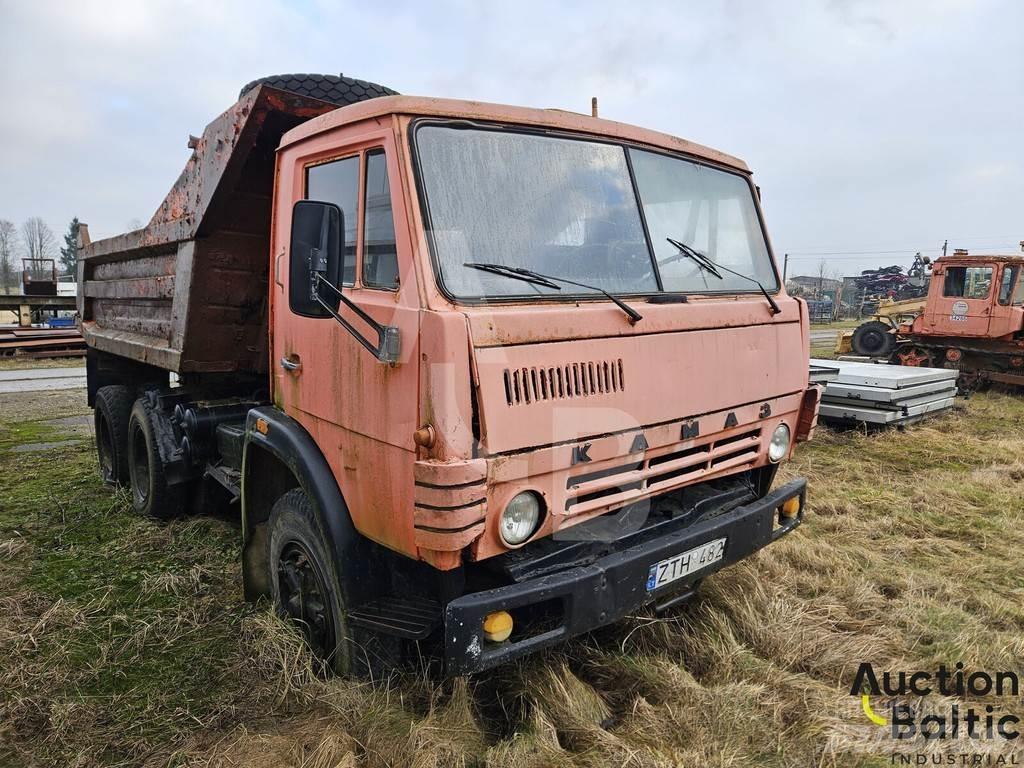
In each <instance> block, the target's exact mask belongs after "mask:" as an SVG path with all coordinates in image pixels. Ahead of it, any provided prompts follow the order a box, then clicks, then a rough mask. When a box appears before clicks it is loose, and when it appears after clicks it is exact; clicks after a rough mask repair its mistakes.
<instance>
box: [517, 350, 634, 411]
mask: <svg viewBox="0 0 1024 768" xmlns="http://www.w3.org/2000/svg"><path fill="white" fill-rule="evenodd" d="M503 378H504V381H505V400H506V402H507V403H508V404H509V405H510V406H513V405H529V404H530V403H538V402H542V401H544V400H565V399H569V398H577V397H591V396H593V395H606V394H610V393H613V392H621V391H623V390H624V389H625V386H626V379H625V375H624V371H623V368H622V360H621V358H620V359H618V360H590V361H587V362H581V363H566V364H565V365H559V366H551V367H547V368H542V367H538V366H533V367H529V368H506V369H505V370H504V372H503Z"/></svg>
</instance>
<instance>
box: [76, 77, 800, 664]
mask: <svg viewBox="0 0 1024 768" xmlns="http://www.w3.org/2000/svg"><path fill="white" fill-rule="evenodd" d="M266 226H267V227H268V228H269V237H268V240H267V242H268V253H267V257H266V258H267V261H266V262H265V265H266V266H265V270H266V272H265V274H266V276H267V277H266V283H265V285H266V291H267V293H266V294H265V296H266V305H265V314H264V315H263V317H264V318H265V320H264V322H265V323H266V341H265V344H266V347H265V349H266V354H265V355H264V356H263V357H262V359H263V360H264V361H265V366H264V368H265V376H266V378H265V381H266V391H265V394H264V395H262V396H261V395H259V394H252V390H253V386H254V384H253V382H252V381H247V384H246V387H247V389H246V390H245V391H246V392H247V393H248V394H247V395H246V397H245V398H243V397H241V395H240V392H241V389H239V391H237V392H232V391H230V389H231V385H230V383H229V382H230V381H231V380H232V376H233V378H234V379H237V378H238V376H237V374H233V375H232V376H228V377H225V376H224V375H219V376H218V378H216V379H215V380H216V382H217V385H218V386H217V391H216V392H215V393H214V392H212V391H206V390H204V387H203V385H202V383H201V382H202V376H200V377H197V376H196V375H194V373H193V374H191V375H184V376H183V378H182V379H181V381H180V382H179V385H178V386H177V388H173V387H171V388H168V387H163V385H162V384H161V387H158V388H156V389H154V388H153V386H151V385H149V384H147V385H146V386H141V385H140V384H139V383H138V381H139V374H138V371H139V370H140V369H138V368H137V367H136V368H131V369H129V368H124V369H122V370H125V371H129V374H130V375H132V376H135V382H136V383H135V384H134V390H133V392H132V394H139V397H140V400H142V401H145V402H148V403H149V406H148V408H149V410H148V411H146V410H145V408H143V409H142V410H141V411H139V413H140V414H141V415H139V414H135V411H133V414H135V415H134V416H133V418H136V420H137V421H139V422H140V423H141V422H142V421H144V420H146V419H150V420H151V421H152V422H153V424H155V425H156V427H155V428H154V429H153V430H151V431H154V432H155V433H158V436H157V437H155V438H154V439H153V442H154V444H157V443H160V442H161V441H163V442H164V443H166V444H167V446H170V447H169V448H168V449H167V450H166V451H164V454H162V455H163V457H164V458H163V459H161V461H163V462H164V464H168V461H166V459H168V458H169V459H170V462H169V464H174V461H179V463H180V460H181V456H180V455H179V454H180V453H183V452H186V448H185V447H183V444H182V441H183V440H184V439H185V438H188V437H189V436H190V435H193V437H192V440H191V442H190V444H189V445H188V446H187V453H188V456H189V461H188V462H186V463H185V464H186V466H185V469H184V470H182V471H180V472H179V471H177V470H175V471H173V472H168V471H163V469H166V467H164V468H160V467H152V466H151V467H149V468H148V473H143V472H142V470H140V471H139V472H138V473H137V474H139V476H140V477H141V476H143V475H145V479H146V481H147V482H149V483H150V488H149V492H150V493H153V492H154V490H153V489H152V487H151V486H152V483H151V479H152V478H151V475H152V472H153V471H154V470H160V471H161V472H162V473H163V475H164V476H165V477H164V479H166V478H168V477H170V478H172V479H173V480H174V483H171V485H175V484H176V485H179V486H182V487H183V486H184V484H187V483H195V482H197V478H202V479H204V480H207V481H209V480H210V479H211V478H212V479H213V480H214V481H216V483H219V484H220V485H223V486H224V487H226V488H228V489H229V490H232V489H233V490H234V492H235V495H237V496H238V497H239V500H240V511H241V515H242V520H243V538H244V545H243V559H244V563H245V579H246V585H245V586H246V593H247V595H249V596H250V597H257V596H259V595H261V594H269V595H270V596H271V597H272V598H273V599H274V601H275V602H276V604H277V605H278V608H279V610H280V611H281V612H282V613H283V614H284V615H287V616H289V617H291V618H293V619H295V620H296V621H297V622H298V623H299V625H300V626H301V627H303V629H304V631H305V632H306V636H307V638H308V639H309V641H310V643H311V645H312V646H313V647H314V649H315V650H317V651H318V652H319V653H320V654H321V656H322V657H324V658H325V659H327V661H328V663H329V665H330V666H331V667H333V668H334V669H335V670H337V671H341V672H347V671H351V670H353V669H354V668H356V667H358V666H359V664H360V661H359V660H360V659H364V660H365V659H368V658H370V657H371V656H372V657H374V658H387V659H393V658H394V657H395V654H396V653H397V654H399V655H400V653H401V651H400V650H398V651H396V649H401V648H404V647H406V646H407V645H408V643H410V642H416V643H419V644H420V645H421V646H422V647H433V649H434V650H435V651H436V654H437V656H438V657H439V658H440V659H441V660H443V663H444V665H445V667H446V669H447V670H448V671H450V672H453V673H463V672H474V671H477V670H480V669H485V668H487V667H490V666H494V665H495V664H498V663H501V662H503V661H506V660H508V659H511V658H515V657H517V656H520V655H523V654H525V653H529V652H531V651H534V650H537V649H539V648H542V647H545V646H547V645H550V644H552V643H555V642H558V641H559V640H561V639H564V638H566V637H569V636H572V635H575V634H578V633H580V632H584V631H587V630H590V629H594V628H596V627H598V626H602V625H604V624H607V623H610V622H612V621H614V620H616V619H617V618H619V617H621V616H624V615H626V614H627V613H629V612H631V611H633V610H636V609H638V608H640V607H642V606H654V607H655V608H656V609H657V610H666V609H668V608H669V607H671V606H672V605H674V604H677V603H679V602H681V601H683V600H685V599H688V598H689V597H690V596H692V595H693V593H694V590H695V589H696V587H697V585H698V584H699V582H700V580H701V579H702V578H704V577H705V576H707V575H708V574H710V573H712V572H714V571H715V570H717V569H719V568H721V567H723V566H725V565H727V564H729V563H732V562H736V561H737V560H739V559H741V558H743V557H746V556H748V555H749V554H751V553H753V552H755V551H757V550H758V549H760V548H762V547H763V546H765V545H767V544H769V543H770V542H772V541H774V540H776V539H778V538H779V537H781V536H783V535H786V534H787V533H789V532H790V531H792V530H793V529H794V528H795V527H796V526H798V525H799V524H800V522H801V520H802V518H803V511H804V506H805V485H806V484H805V482H804V481H803V480H801V479H797V480H793V481H791V482H789V483H786V484H785V485H783V486H781V487H778V488H774V489H773V487H772V486H773V480H774V477H775V473H776V471H777V469H778V466H779V464H780V462H783V461H785V460H786V459H788V458H789V456H790V454H791V451H792V449H793V445H794V443H796V442H799V441H801V440H806V439H809V438H810V436H811V434H812V432H813V429H814V425H815V422H816V415H817V400H818V392H817V389H815V388H814V387H812V386H809V384H808V344H809V327H808V318H807V313H806V306H805V304H804V303H803V302H801V301H800V300H799V299H796V298H792V297H790V296H788V295H786V292H785V289H784V287H783V286H782V284H781V281H780V280H779V275H778V270H777V268H776V265H775V262H774V259H773V256H772V253H771V247H770V244H769V240H768V237H767V234H766V230H765V227H764V224H763V219H762V214H761V209H760V203H759V195H758V192H757V189H756V188H755V187H754V185H753V183H752V181H751V174H750V171H749V169H748V168H747V167H746V166H745V165H744V164H743V163H742V161H740V160H738V159H736V158H733V157H731V156H729V155H726V154H724V153H721V152H718V151H715V150H711V149H708V148H706V147H702V146H699V145H696V144H693V143H691V142H687V141H684V140H681V139H677V138H674V137H671V136H667V135H664V134H660V133H656V132H654V131H649V130H646V129H641V128H636V127H632V126H628V125H624V124H620V123H615V122H611V121H607V120H601V119H598V118H596V117H591V116H586V115H580V114H575V113H570V112H564V111H559V110H538V109H527V108H520V107H510V106H500V105H491V104H482V103H478V102H464V101H455V100H446V99H432V98H419V97H405V96H399V95H389V96H383V97H380V98H373V99H369V100H365V101H361V102H359V103H354V104H351V105H349V106H345V107H343V108H341V109H335V110H330V111H324V112H323V113H321V114H319V115H318V116H315V117H312V118H311V119H308V120H305V121H304V122H301V123H300V124H299V125H297V126H296V127H294V128H291V130H288V131H287V132H284V133H283V135H282V136H281V138H280V141H279V144H278V146H277V147H276V151H275V152H274V153H273V172H272V202H271V204H270V210H269V215H268V217H267V222H266ZM195 247H196V248H199V247H201V244H200V243H199V241H198V240H197V241H196V245H195ZM94 252H95V253H104V249H102V248H100V249H94ZM106 253H107V261H109V250H108V251H106ZM179 253H180V251H179ZM103 263H105V262H103V261H97V262H96V264H97V268H98V269H99V268H101V267H100V265H101V264H103ZM86 264H87V266H86V267H85V269H86V270H88V269H89V266H88V260H86ZM194 274H195V273H194V271H193V275H194ZM192 281H193V284H194V283H195V282H196V281H195V278H194V276H193V280H192ZM84 282H85V283H86V288H85V291H84V292H85V294H86V295H87V294H88V293H89V291H90V289H89V288H88V281H87V280H86V281H84ZM104 290H106V289H102V290H99V289H96V290H95V291H94V292H98V293H99V294H102V293H103V291H104ZM201 290H203V291H204V292H206V293H209V292H210V287H209V286H208V285H207V286H204V287H203V288H201ZM179 303H183V302H182V301H181V300H179ZM87 325H88V323H83V326H87ZM86 330H92V331H93V332H94V333H93V336H94V338H95V339H96V344H95V345H96V346H104V345H106V348H107V351H106V352H103V351H102V350H100V351H98V352H97V355H96V362H94V363H93V367H94V368H95V369H96V370H97V371H102V370H107V371H109V370H113V369H115V368H116V365H115V366H113V367H112V366H111V361H110V359H109V355H110V346H109V345H110V344H111V343H112V342H108V341H104V339H106V338H107V337H106V336H104V334H103V333H102V332H100V331H99V330H98V329H97V328H92V329H89V328H87V329H86ZM86 336H87V339H88V338H89V337H90V334H89V333H86ZM183 343H185V344H187V342H183ZM214 343H218V344H219V343H220V342H214ZM222 346H223V345H222ZM195 348H196V350H197V352H196V354H197V355H201V354H202V351H201V345H198V344H197V345H196V347H195ZM250 358H251V359H254V360H255V359H258V356H255V355H250ZM180 359H181V358H179V360H180ZM132 371H134V373H131V372H132ZM211 372H212V371H211V370H210V368H209V367H208V368H207V369H206V370H205V372H204V374H203V375H206V376H208V375H209V374H210V373H211ZM129 374H125V375H129ZM101 378H103V377H102V376H101V375H100V374H97V382H96V387H93V386H92V385H91V387H90V391H91V392H92V391H93V390H94V389H95V390H96V391H97V392H98V391H99V389H98V387H99V385H100V384H101V383H104V382H106V383H108V384H109V383H110V382H112V381H113V379H112V378H111V377H110V375H109V374H108V375H107V377H106V379H104V381H100V379H101ZM208 380H210V381H213V380H214V379H208ZM140 390H142V391H141V393H140ZM147 398H148V399H147ZM136 409H138V405H137V404H136ZM218 409H221V410H218ZM190 412H194V415H192V416H189V413H190ZM161 414H162V415H161ZM190 419H191V421H190ZM203 419H206V421H203ZM154 420H155V421H154ZM189 424H191V425H192V429H191V430H190V429H189V428H188V427H189ZM202 424H206V425H207V427H206V429H205V431H204V430H203V429H201V428H200V425H202ZM100 426H102V425H100V423H99V422H98V434H99V428H100ZM110 430H113V431H115V432H116V429H114V428H113V427H110V426H109V425H108V431H110ZM144 431H145V430H144V429H143V428H142V426H140V427H139V429H138V430H137V432H138V433H140V434H141V433H143V432H144ZM160 434H163V435H164V438H160V437H159V435H160ZM204 434H205V435H207V437H206V438H205V443H204V444H203V445H200V443H202V442H203V438H202V435H204ZM144 438H145V435H143V442H142V444H141V447H140V448H139V449H138V450H137V451H136V453H135V454H134V455H136V456H138V457H139V458H138V460H139V461H142V462H143V463H145V462H146V460H147V458H146V457H149V456H150V455H151V454H152V453H153V451H154V450H156V451H157V453H160V451H159V449H158V448H154V449H152V450H148V449H147V448H146V445H147V444H146V443H145V439H144ZM111 442H112V444H114V447H112V448H109V449H108V452H112V451H114V450H115V449H116V443H117V442H118V441H117V438H116V437H114V438H111ZM128 442H129V443H130V444H131V440H129V441H128ZM175 445H177V446H178V449H177V451H178V452H177V453H176V452H175V448H174V446H175ZM129 452H130V449H129ZM197 457H198V458H197ZM102 459H103V452H102V450H101V460H102ZM135 462H136V459H130V460H129V464H131V465H134V463H135ZM116 463H117V462H116V461H115V462H111V461H110V460H109V459H108V461H107V464H108V465H111V464H113V465H116ZM174 466H178V465H174ZM114 469H116V466H115V467H114ZM113 472H114V470H113V469H111V470H110V471H109V472H108V474H112V473H113ZM129 474H132V473H131V472H129ZM135 482H136V481H135V475H134V474H132V483H133V485H134V484H135ZM168 487H170V486H168ZM162 488H163V486H161V489H162ZM157 490H160V489H157ZM142 509H143V511H144V510H145V505H144V504H143V505H142Z"/></svg>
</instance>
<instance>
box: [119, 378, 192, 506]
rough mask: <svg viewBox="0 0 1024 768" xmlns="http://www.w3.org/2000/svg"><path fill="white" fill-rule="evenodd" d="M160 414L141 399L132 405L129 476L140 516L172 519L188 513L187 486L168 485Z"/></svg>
mask: <svg viewBox="0 0 1024 768" xmlns="http://www.w3.org/2000/svg"><path fill="white" fill-rule="evenodd" d="M157 416H158V414H157V412H156V409H155V407H154V406H153V405H151V404H150V402H149V401H148V400H147V399H146V398H144V397H140V398H139V399H138V400H136V401H135V405H133V406H132V412H131V418H130V419H129V421H128V440H127V444H128V445H127V448H128V475H129V477H130V478H131V487H132V506H133V507H134V508H135V511H136V512H138V513H139V514H140V515H145V516H146V517H155V518H157V519H159V520H169V519H171V518H172V517H178V516H179V515H181V514H183V513H184V511H185V497H186V493H185V487H184V486H182V485H168V483H167V478H166V476H165V475H164V465H163V462H162V461H161V460H160V451H159V449H158V448H157V440H156V436H157V426H156V423H155V422H156V419H157Z"/></svg>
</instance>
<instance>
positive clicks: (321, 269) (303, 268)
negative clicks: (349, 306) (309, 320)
mask: <svg viewBox="0 0 1024 768" xmlns="http://www.w3.org/2000/svg"><path fill="white" fill-rule="evenodd" d="M343 221H344V217H343V214H342V212H341V209H340V208H339V207H338V206H336V205H334V204H333V203H322V202H319V201H316V200H299V201H298V202H297V203H295V207H294V208H292V236H291V247H290V249H289V255H288V260H289V265H288V306H289V308H290V309H291V310H292V312H294V313H295V314H297V315H303V316H305V317H331V312H330V311H329V310H328V308H327V307H325V306H324V303H326V304H327V305H328V306H329V307H333V308H334V309H335V310H337V308H338V301H339V299H338V295H337V293H338V292H337V289H336V288H335V289H334V290H331V288H332V287H333V286H337V285H338V283H339V282H340V281H341V263H342V245H343V243H342V239H343V235H342V232H343V231H344V230H343V229H342V223H343ZM320 278H323V279H322V280H321V279H320ZM325 282H326V284H327V285H325Z"/></svg>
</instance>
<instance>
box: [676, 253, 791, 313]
mask: <svg viewBox="0 0 1024 768" xmlns="http://www.w3.org/2000/svg"><path fill="white" fill-rule="evenodd" d="M665 239H666V240H668V241H669V242H670V243H671V244H672V245H674V246H675V247H676V248H678V249H679V252H680V253H681V254H682V255H684V256H687V257H689V258H690V259H692V260H693V261H695V262H696V263H697V264H699V265H700V266H701V267H702V268H704V269H705V270H706V271H708V272H710V273H711V274H713V275H714V276H715V277H717V278H718V279H719V280H723V279H724V278H723V277H722V275H721V273H720V272H718V270H719V269H724V270H725V271H726V272H728V273H729V274H730V275H735V276H736V277H738V278H740V279H742V280H747V281H748V282H751V283H753V284H754V285H756V286H757V287H758V288H760V289H761V295H763V296H764V298H765V301H767V302H768V306H769V307H771V308H772V314H773V315H777V314H779V313H780V312H782V310H781V309H780V308H779V305H778V304H776V303H775V299H773V298H772V296H771V294H770V293H768V290H767V289H766V288H765V287H764V286H763V285H762V284H761V281H760V280H756V279H755V278H753V277H751V276H750V275H744V274H742V273H740V272H737V271H735V270H732V269H729V268H728V267H726V266H723V265H722V264H719V263H718V262H717V261H712V260H711V259H710V258H709V257H708V256H707V255H706V254H703V253H701V252H700V251H698V250H697V249H696V248H693V247H691V246H689V245H687V244H686V243H681V242H679V241H678V240H675V239H673V238H671V237H666V238H665ZM676 260H678V257H672V258H670V259H665V260H664V261H659V262H658V264H667V263H668V262H670V261H676Z"/></svg>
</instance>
